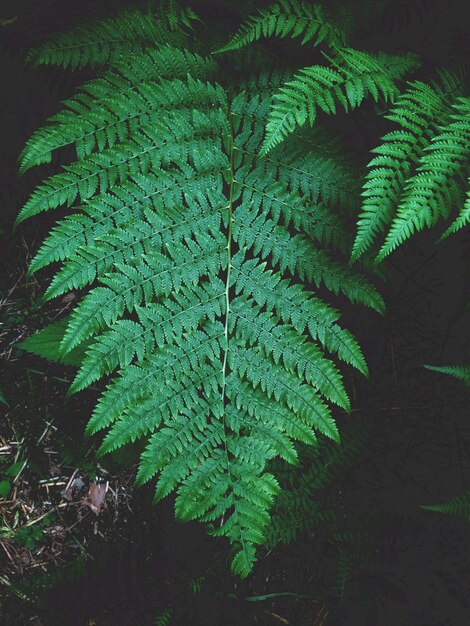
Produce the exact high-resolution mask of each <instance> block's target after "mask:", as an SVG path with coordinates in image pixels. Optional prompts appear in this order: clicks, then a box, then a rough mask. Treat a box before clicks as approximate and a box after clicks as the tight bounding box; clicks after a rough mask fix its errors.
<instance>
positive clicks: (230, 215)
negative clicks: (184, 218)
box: [222, 111, 235, 415]
mask: <svg viewBox="0 0 470 626" xmlns="http://www.w3.org/2000/svg"><path fill="white" fill-rule="evenodd" d="M228 115H229V120H230V137H229V141H230V143H229V151H230V183H229V185H230V189H229V198H228V207H227V208H228V232H227V276H226V279H225V323H224V336H225V352H224V361H223V365H222V402H223V403H224V406H225V387H226V380H227V361H228V349H229V348H228V323H229V314H230V270H231V269H232V223H233V190H234V185H235V176H234V171H233V170H234V167H233V165H234V163H233V156H234V143H233V123H232V116H231V113H230V111H229V113H228ZM224 415H225V411H224Z"/></svg>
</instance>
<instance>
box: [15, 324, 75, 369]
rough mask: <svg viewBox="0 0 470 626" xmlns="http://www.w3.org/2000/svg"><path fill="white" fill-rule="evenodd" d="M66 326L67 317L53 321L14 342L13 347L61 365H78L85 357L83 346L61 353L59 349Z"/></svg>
mask: <svg viewBox="0 0 470 626" xmlns="http://www.w3.org/2000/svg"><path fill="white" fill-rule="evenodd" d="M67 326H68V320H67V318H65V319H61V320H59V321H57V322H53V323H52V324H49V326H46V327H45V328H43V329H42V330H40V331H38V332H37V333H35V334H34V335H32V336H31V337H27V338H26V339H23V341H20V342H19V343H17V344H15V347H16V348H19V349H20V350H26V351H27V352H31V353H32V354H36V355H37V356H41V357H43V358H44V359H48V360H49V361H57V362H58V363H62V364H63V365H74V366H76V367H78V366H80V365H81V364H82V362H83V359H84V357H85V351H84V348H83V346H81V347H79V348H76V349H75V350H71V351H70V352H68V353H67V354H62V353H61V352H60V350H59V346H60V342H61V341H62V339H63V338H64V335H65V331H66V330H67Z"/></svg>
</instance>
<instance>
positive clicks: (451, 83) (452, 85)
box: [352, 72, 464, 259]
mask: <svg viewBox="0 0 470 626" xmlns="http://www.w3.org/2000/svg"><path fill="white" fill-rule="evenodd" d="M463 86H464V76H463V75H461V74H460V75H459V74H454V73H451V72H442V73H441V81H440V83H434V84H431V85H428V84H426V83H423V82H421V81H415V82H413V83H410V85H409V88H408V90H407V91H406V92H405V93H403V94H402V95H400V96H399V97H398V99H397V101H396V103H395V105H394V106H393V108H392V110H391V112H390V113H388V114H387V115H385V117H386V118H387V119H389V120H391V121H393V122H395V123H396V124H398V125H399V127H400V129H399V130H394V131H391V132H389V133H387V134H386V135H384V136H383V137H382V143H381V145H380V146H379V147H377V148H375V149H374V150H373V152H374V153H375V154H376V155H378V156H376V157H374V158H373V159H372V160H371V161H370V162H369V164H368V167H369V169H370V171H369V173H368V174H367V177H366V182H365V184H364V187H363V192H362V195H363V197H364V200H363V203H362V212H361V214H360V216H359V219H358V227H357V235H356V240H355V242H354V247H353V253H352V258H353V259H357V258H358V257H359V256H361V255H362V254H363V253H364V252H365V251H366V250H368V249H369V248H370V247H371V246H372V245H373V243H374V242H375V240H376V238H377V237H378V236H379V235H380V234H382V233H384V232H385V231H386V230H387V229H388V228H389V227H390V225H391V223H392V222H393V219H394V217H395V212H396V207H397V206H398V205H399V204H400V199H401V197H402V194H403V189H404V186H405V184H406V181H407V179H408V178H409V177H410V175H411V174H412V172H413V171H414V168H415V167H416V164H417V163H418V161H419V160H420V159H421V158H422V156H423V154H424V151H425V149H426V148H427V146H428V144H429V142H430V141H431V140H432V138H433V137H434V136H435V134H436V133H437V132H438V127H439V125H440V124H441V125H442V123H443V122H444V121H445V120H446V118H447V116H448V115H449V113H450V112H451V102H452V99H455V97H456V96H457V95H458V94H459V93H462V89H463Z"/></svg>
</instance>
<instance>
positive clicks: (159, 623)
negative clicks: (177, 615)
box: [155, 609, 173, 626]
mask: <svg viewBox="0 0 470 626" xmlns="http://www.w3.org/2000/svg"><path fill="white" fill-rule="evenodd" d="M172 615H173V611H172V610H171V609H165V610H164V611H163V612H162V613H160V615H158V617H157V618H156V620H155V626H168V624H171V616H172Z"/></svg>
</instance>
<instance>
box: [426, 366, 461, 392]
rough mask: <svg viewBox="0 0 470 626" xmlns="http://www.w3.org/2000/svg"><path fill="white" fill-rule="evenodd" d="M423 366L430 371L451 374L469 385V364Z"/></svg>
mask: <svg viewBox="0 0 470 626" xmlns="http://www.w3.org/2000/svg"><path fill="white" fill-rule="evenodd" d="M424 367H425V368H426V369H428V370H431V371H432V372H439V373H440V374H447V375H448V376H453V377H454V378H457V379H458V380H461V381H462V382H464V383H465V385H467V386H469V387H470V365H425V366H424Z"/></svg>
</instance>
